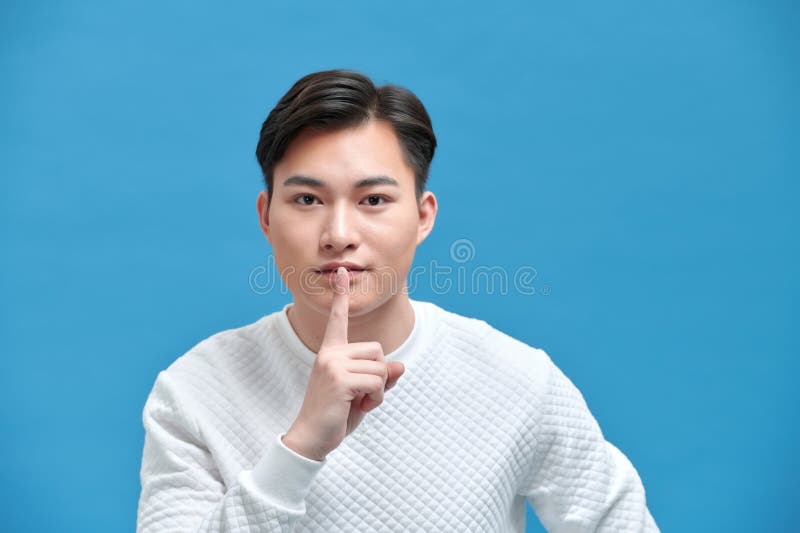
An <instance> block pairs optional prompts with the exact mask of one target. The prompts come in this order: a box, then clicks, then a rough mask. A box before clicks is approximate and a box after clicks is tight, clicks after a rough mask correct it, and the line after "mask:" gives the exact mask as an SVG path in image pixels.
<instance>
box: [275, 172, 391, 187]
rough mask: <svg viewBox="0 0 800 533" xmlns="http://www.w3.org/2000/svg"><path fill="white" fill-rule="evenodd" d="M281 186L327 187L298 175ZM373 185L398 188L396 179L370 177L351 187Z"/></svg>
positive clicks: (317, 181) (313, 179)
mask: <svg viewBox="0 0 800 533" xmlns="http://www.w3.org/2000/svg"><path fill="white" fill-rule="evenodd" d="M283 185H284V186H288V185H299V186H303V185H305V186H307V187H316V188H317V189H324V188H325V187H327V184H326V183H325V182H324V181H322V180H320V179H317V178H312V177H310V176H299V175H297V176H292V177H290V178H288V179H287V180H286V181H284V182H283ZM373 185H394V186H395V187H399V186H400V184H399V183H398V182H397V180H396V179H394V178H390V177H389V176H370V177H369V178H364V179H360V180H358V181H357V182H356V184H355V185H354V186H353V187H354V188H356V189H361V188H364V187H372V186H373Z"/></svg>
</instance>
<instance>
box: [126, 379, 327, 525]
mask: <svg viewBox="0 0 800 533" xmlns="http://www.w3.org/2000/svg"><path fill="white" fill-rule="evenodd" d="M142 420H143V424H144V429H145V437H144V451H143V453H142V466H141V472H140V479H141V494H140V497H139V507H138V513H137V526H136V531H137V533H157V532H158V533H162V532H166V531H171V532H177V531H181V532H212V531H225V532H231V533H232V532H237V533H255V532H264V533H266V532H289V531H292V530H293V529H294V527H295V524H296V522H297V520H298V519H299V518H301V517H302V516H304V515H305V513H306V506H305V498H306V495H307V494H308V490H309V488H310V486H311V483H312V481H313V479H314V477H315V476H316V474H317V473H318V472H319V470H320V469H321V468H322V467H323V466H324V465H325V463H326V462H327V460H325V461H314V460H312V459H309V458H306V457H303V456H302V455H299V454H297V453H295V452H294V451H292V450H290V449H289V448H287V447H286V446H285V445H283V442H282V441H281V437H282V436H283V434H280V435H277V436H276V437H275V438H274V439H271V440H270V441H269V443H268V444H267V446H266V450H265V451H264V453H263V455H262V456H261V458H260V459H259V460H258V461H257V462H256V464H255V465H253V468H252V469H245V470H242V471H241V472H239V474H238V475H237V481H236V483H234V484H232V486H230V487H226V486H225V483H224V482H223V481H222V479H221V477H220V474H219V470H218V468H217V466H216V463H215V460H214V458H213V456H212V454H211V453H210V452H209V450H208V449H207V447H206V446H205V445H204V444H203V441H202V439H201V437H200V435H201V432H200V431H199V430H198V427H197V425H196V424H195V423H194V420H193V419H192V418H191V417H190V416H189V415H188V414H187V413H186V411H185V410H184V409H183V408H182V407H181V404H180V403H179V402H178V400H177V397H176V395H175V390H174V387H173V386H172V385H171V381H170V380H169V377H168V376H166V374H165V373H164V372H162V373H160V374H159V376H158V378H157V379H156V383H155V385H154V387H153V391H152V392H151V394H150V396H149V397H148V399H147V402H146V403H145V407H144V409H143V412H142Z"/></svg>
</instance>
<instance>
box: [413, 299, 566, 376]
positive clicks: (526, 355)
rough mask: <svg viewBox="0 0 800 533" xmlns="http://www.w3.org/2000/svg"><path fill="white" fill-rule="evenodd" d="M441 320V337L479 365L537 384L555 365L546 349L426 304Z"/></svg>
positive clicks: (498, 329) (484, 321)
mask: <svg viewBox="0 0 800 533" xmlns="http://www.w3.org/2000/svg"><path fill="white" fill-rule="evenodd" d="M425 304H426V305H429V306H431V307H429V309H431V311H432V312H433V313H436V314H437V315H438V317H439V320H438V322H439V323H440V327H442V328H443V331H441V332H440V337H442V338H450V339H452V340H453V341H454V342H453V344H454V345H455V347H456V348H458V347H462V349H463V351H465V352H468V353H469V354H471V355H472V356H473V357H474V358H476V359H477V360H479V362H481V363H484V364H490V365H492V366H494V367H500V368H505V369H507V370H508V371H510V372H513V373H522V374H523V375H525V376H527V377H530V378H533V379H535V380H537V381H539V380H541V379H542V378H543V377H544V376H546V373H547V371H548V370H549V368H550V365H552V364H553V361H552V360H551V358H550V356H549V354H548V353H547V352H546V351H545V350H544V349H543V348H539V347H536V346H533V345H531V344H528V343H526V342H524V341H523V340H521V339H518V338H516V337H514V336H512V335H510V334H508V333H506V332H505V331H503V329H501V328H502V327H501V326H495V325H493V324H491V323H489V322H488V321H486V320H484V319H482V318H479V317H475V316H469V315H468V314H461V313H458V312H456V311H452V310H448V309H445V308H444V307H441V306H439V305H437V304H433V303H430V302H425Z"/></svg>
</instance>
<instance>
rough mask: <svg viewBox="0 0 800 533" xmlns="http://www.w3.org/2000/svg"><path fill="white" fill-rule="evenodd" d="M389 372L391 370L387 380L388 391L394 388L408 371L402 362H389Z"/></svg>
mask: <svg viewBox="0 0 800 533" xmlns="http://www.w3.org/2000/svg"><path fill="white" fill-rule="evenodd" d="M387 366H388V370H389V377H388V378H387V379H386V390H389V389H391V388H392V387H394V385H395V383H397V380H398V379H400V376H402V375H403V374H404V373H405V371H406V365H404V364H403V363H402V362H401V361H389V362H388V363H387Z"/></svg>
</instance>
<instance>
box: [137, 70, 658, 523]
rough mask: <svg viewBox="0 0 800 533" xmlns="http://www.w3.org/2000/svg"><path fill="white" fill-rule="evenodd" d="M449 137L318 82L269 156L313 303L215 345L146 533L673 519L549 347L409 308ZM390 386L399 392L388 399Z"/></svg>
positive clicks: (162, 387) (393, 102) (156, 472)
mask: <svg viewBox="0 0 800 533" xmlns="http://www.w3.org/2000/svg"><path fill="white" fill-rule="evenodd" d="M435 147H436V138H435V136H434V134H433V130H432V127H431V121H430V118H429V116H428V114H427V112H426V110H425V108H424V106H423V105H422V103H421V102H420V101H419V100H418V99H417V98H416V97H415V96H414V95H413V94H412V93H411V92H409V91H408V90H406V89H403V88H401V87H397V86H393V85H385V86H383V87H380V88H376V87H375V86H374V85H373V83H372V82H371V81H370V80H369V79H368V78H366V77H365V76H363V75H362V74H359V73H357V72H354V71H349V70H331V71H323V72H317V73H313V74H309V75H307V76H304V77H303V78H301V79H300V80H299V81H297V82H296V83H295V84H294V86H293V87H292V88H291V89H290V90H289V91H288V92H287V93H286V95H284V97H283V98H282V99H281V100H280V102H279V103H278V104H277V106H276V107H275V108H274V109H273V110H272V112H270V114H269V116H268V117H267V119H266V121H265V122H264V124H263V127H262V129H261V137H260V140H259V143H258V148H257V151H256V154H257V157H258V161H259V163H260V165H261V168H262V171H263V174H264V179H265V184H266V190H265V191H262V192H261V193H260V195H259V196H258V200H257V210H258V215H259V221H260V224H261V229H262V230H263V232H264V234H265V236H266V238H267V239H268V241H269V243H270V244H271V246H272V250H273V252H274V258H275V263H276V265H277V267H278V271H279V272H280V275H281V278H282V280H283V282H284V283H285V284H286V286H287V287H288V288H289V289H290V291H291V292H292V295H293V302H292V303H290V304H287V305H286V306H284V307H283V309H282V310H280V311H276V312H273V313H271V314H269V315H266V316H264V317H262V318H261V319H259V320H258V321H256V322H254V323H252V324H249V325H246V326H244V327H241V328H237V329H232V330H227V331H223V332H220V333H217V334H216V335H213V336H211V337H209V338H207V339H205V340H204V341H202V342H200V343H199V344H197V345H196V346H194V347H193V348H192V349H191V350H189V351H188V352H187V353H186V354H184V355H183V356H181V357H179V358H178V359H177V360H176V361H175V362H173V363H172V364H171V365H170V366H169V367H168V368H167V369H166V370H164V371H162V372H160V373H159V375H158V377H157V378H156V380H155V384H154V386H153V390H152V392H151V393H150V395H149V397H148V399H147V402H146V404H145V406H144V410H143V422H144V427H145V443H144V453H143V457H142V469H141V483H142V492H141V496H140V500H139V508H138V523H137V531H139V532H157V531H166V530H170V531H179V530H180V531H240V532H256V531H260V532H264V531H298V532H299V531H324V532H337V531H437V532H438V531H481V532H486V531H498V532H500V531H502V532H511V531H514V532H521V531H524V529H525V501H526V499H527V501H529V502H530V503H531V505H532V507H533V508H534V510H535V511H536V513H537V515H538V517H539V518H540V520H541V522H542V524H543V525H544V526H545V527H546V528H547V530H548V531H551V532H568V531H569V532H576V531H636V532H639V531H648V532H653V531H658V528H657V527H656V524H655V522H654V520H653V517H652V516H651V514H650V512H649V510H648V508H647V505H646V501H645V491H644V488H643V486H642V483H641V480H640V478H639V476H638V474H637V472H636V470H635V468H634V467H633V466H632V465H631V463H630V462H629V461H628V459H627V458H626V457H625V455H623V454H622V453H621V452H620V451H619V450H618V449H617V448H616V447H615V446H614V445H612V444H611V443H609V442H608V441H606V440H605V439H604V437H603V434H602V432H601V430H600V428H599V426H598V424H597V422H596V420H595V419H594V417H593V416H592V414H591V413H590V411H589V409H588V407H587V405H586V403H585V402H584V399H583V397H582V395H581V394H580V392H579V391H578V390H577V389H576V388H575V386H574V385H573V384H572V382H571V381H570V380H569V379H568V378H567V377H566V376H565V375H564V374H563V373H562V372H561V371H560V370H559V369H558V368H557V367H556V365H555V364H554V363H553V362H552V360H551V359H550V357H549V356H548V355H547V354H546V353H545V352H544V351H543V350H541V349H537V348H533V347H531V346H528V345H526V344H524V343H522V342H520V341H518V340H516V339H514V338H512V337H509V336H508V335H506V334H504V333H502V332H500V331H499V330H496V329H494V328H493V327H491V326H490V325H489V324H487V323H486V322H484V321H482V320H479V319H476V318H468V317H464V316H461V315H458V314H455V313H452V312H449V311H446V310H444V309H442V308H441V307H439V306H437V305H436V304H434V303H431V302H423V301H418V300H413V299H410V298H409V296H408V290H407V286H406V276H407V274H408V272H409V269H410V268H411V264H412V261H413V258H414V252H415V249H416V247H417V245H419V244H420V243H421V242H422V241H423V240H424V239H425V238H426V237H427V235H428V234H429V233H430V232H431V230H432V229H433V224H434V220H435V218H436V213H437V201H436V197H435V196H434V195H433V193H431V192H430V191H426V190H425V182H426V180H427V176H428V168H429V166H430V163H431V160H432V158H433V154H434V150H435ZM389 389H391V391H389Z"/></svg>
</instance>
